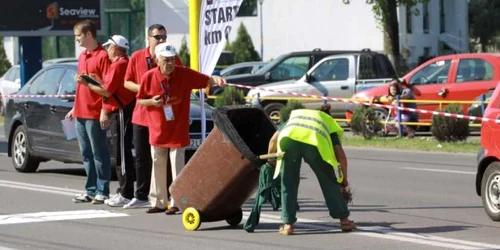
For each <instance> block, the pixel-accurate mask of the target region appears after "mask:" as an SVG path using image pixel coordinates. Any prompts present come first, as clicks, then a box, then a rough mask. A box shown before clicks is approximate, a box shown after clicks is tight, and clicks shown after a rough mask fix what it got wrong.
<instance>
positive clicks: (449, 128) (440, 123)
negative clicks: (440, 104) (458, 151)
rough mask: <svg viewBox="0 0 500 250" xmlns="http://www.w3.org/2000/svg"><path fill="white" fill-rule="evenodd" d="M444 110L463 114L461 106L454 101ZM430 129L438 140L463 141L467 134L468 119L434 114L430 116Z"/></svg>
mask: <svg viewBox="0 0 500 250" xmlns="http://www.w3.org/2000/svg"><path fill="white" fill-rule="evenodd" d="M438 111H441V110H439V109H438ZM444 112H446V113H452V114H463V111H462V106H461V105H460V104H456V103H453V104H450V105H448V106H447V107H446V108H445V109H444ZM431 131H432V135H433V136H434V137H436V139H437V140H438V141H440V142H456V141H465V140H467V137H468V136H469V120H467V119H458V118H451V117H445V116H437V115H435V116H433V117H432V127H431Z"/></svg>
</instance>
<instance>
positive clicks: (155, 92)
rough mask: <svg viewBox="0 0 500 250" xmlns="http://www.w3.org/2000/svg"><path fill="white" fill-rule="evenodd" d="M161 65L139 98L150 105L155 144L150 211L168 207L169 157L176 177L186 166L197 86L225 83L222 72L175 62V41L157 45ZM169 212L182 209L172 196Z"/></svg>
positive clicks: (149, 74) (148, 75)
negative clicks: (211, 73)
mask: <svg viewBox="0 0 500 250" xmlns="http://www.w3.org/2000/svg"><path fill="white" fill-rule="evenodd" d="M155 55H156V60H157V63H158V67H156V68H154V69H152V70H149V71H148V72H147V73H146V74H145V75H144V76H143V77H142V78H141V85H140V87H139V92H138V93H137V102H138V104H139V105H141V106H144V107H145V108H146V114H147V115H148V118H149V143H150V144H151V146H152V150H151V155H152V159H153V173H152V178H151V190H150V192H149V199H150V201H151V206H152V208H150V209H148V210H147V213H158V212H164V211H165V210H166V209H167V205H168V204H167V203H168V197H167V174H168V173H167V171H166V170H167V161H168V158H169V157H170V163H171V166H172V180H175V178H176V176H177V174H178V173H179V172H180V171H181V170H182V167H184V149H185V147H186V146H187V145H189V106H190V96H191V91H192V90H193V89H201V88H205V87H207V86H214V85H218V86H221V85H223V84H225V80H224V79H223V78H220V77H218V76H211V77H210V76H207V75H203V74H201V73H199V72H197V71H194V70H192V69H189V68H186V67H179V66H175V51H174V48H173V47H172V45H170V44H167V43H162V44H160V45H157V46H156V48H155ZM170 205H171V208H170V209H168V211H167V214H175V213H177V212H178V211H179V209H178V208H177V207H176V206H175V204H174V201H173V200H172V201H171V203H170Z"/></svg>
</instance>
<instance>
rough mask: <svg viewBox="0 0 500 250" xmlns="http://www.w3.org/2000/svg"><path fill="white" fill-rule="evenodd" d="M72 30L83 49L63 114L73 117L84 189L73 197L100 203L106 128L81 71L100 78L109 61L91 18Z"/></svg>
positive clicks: (105, 187)
mask: <svg viewBox="0 0 500 250" xmlns="http://www.w3.org/2000/svg"><path fill="white" fill-rule="evenodd" d="M73 31H74V34H75V40H76V41H77V42H78V43H79V44H80V46H82V47H84V48H85V50H84V51H83V52H82V53H81V54H80V56H79V57H78V70H77V71H78V72H77V75H76V76H75V81H76V82H77V83H78V85H77V88H76V97H75V103H74V106H73V109H72V110H71V111H69V112H68V114H67V115H66V118H68V119H69V118H73V117H74V118H76V122H75V123H76V131H77V138H78V144H79V146H80V151H81V154H82V161H83V165H84V167H85V172H86V173H87V182H86V184H85V189H86V193H85V194H81V195H78V196H76V197H75V198H73V201H74V202H90V201H92V203H93V204H102V203H104V200H106V199H107V198H108V196H109V181H110V174H111V169H110V168H111V166H110V165H111V163H110V155H109V149H108V147H107V137H106V131H105V130H103V129H102V128H101V125H100V123H99V118H100V115H101V109H102V96H101V95H99V94H97V93H95V92H94V91H92V90H90V89H89V88H88V87H87V85H88V84H87V83H86V82H85V81H83V78H82V77H81V75H90V74H92V75H96V76H99V77H101V78H102V76H103V75H104V74H105V73H106V72H107V71H108V68H109V65H110V61H109V58H108V54H107V53H106V50H104V48H103V47H102V46H101V45H100V44H99V43H98V41H97V40H96V27H95V24H94V23H93V22H92V21H90V20H84V21H81V22H79V23H77V24H76V25H75V26H74V28H73Z"/></svg>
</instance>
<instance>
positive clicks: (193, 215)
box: [182, 207, 201, 231]
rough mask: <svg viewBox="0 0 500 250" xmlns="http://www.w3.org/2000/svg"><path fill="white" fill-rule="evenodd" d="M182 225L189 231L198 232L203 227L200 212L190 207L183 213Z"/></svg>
mask: <svg viewBox="0 0 500 250" xmlns="http://www.w3.org/2000/svg"><path fill="white" fill-rule="evenodd" d="M182 224H183V225H184V227H185V228H186V229H187V230H188V231H196V230H198V228H200V225H201V217H200V212H198V210H196V209H195V208H192V207H188V208H187V209H186V210H184V212H182Z"/></svg>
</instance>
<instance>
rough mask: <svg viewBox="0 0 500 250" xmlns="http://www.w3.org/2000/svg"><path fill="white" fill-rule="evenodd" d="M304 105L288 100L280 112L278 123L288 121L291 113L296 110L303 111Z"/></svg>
mask: <svg viewBox="0 0 500 250" xmlns="http://www.w3.org/2000/svg"><path fill="white" fill-rule="evenodd" d="M303 108H305V107H304V105H302V103H301V102H300V101H297V100H290V101H288V102H287V103H286V105H285V107H283V108H282V109H281V110H280V123H283V122H286V121H288V119H289V118H290V114H291V113H292V111H294V110H296V109H303Z"/></svg>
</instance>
